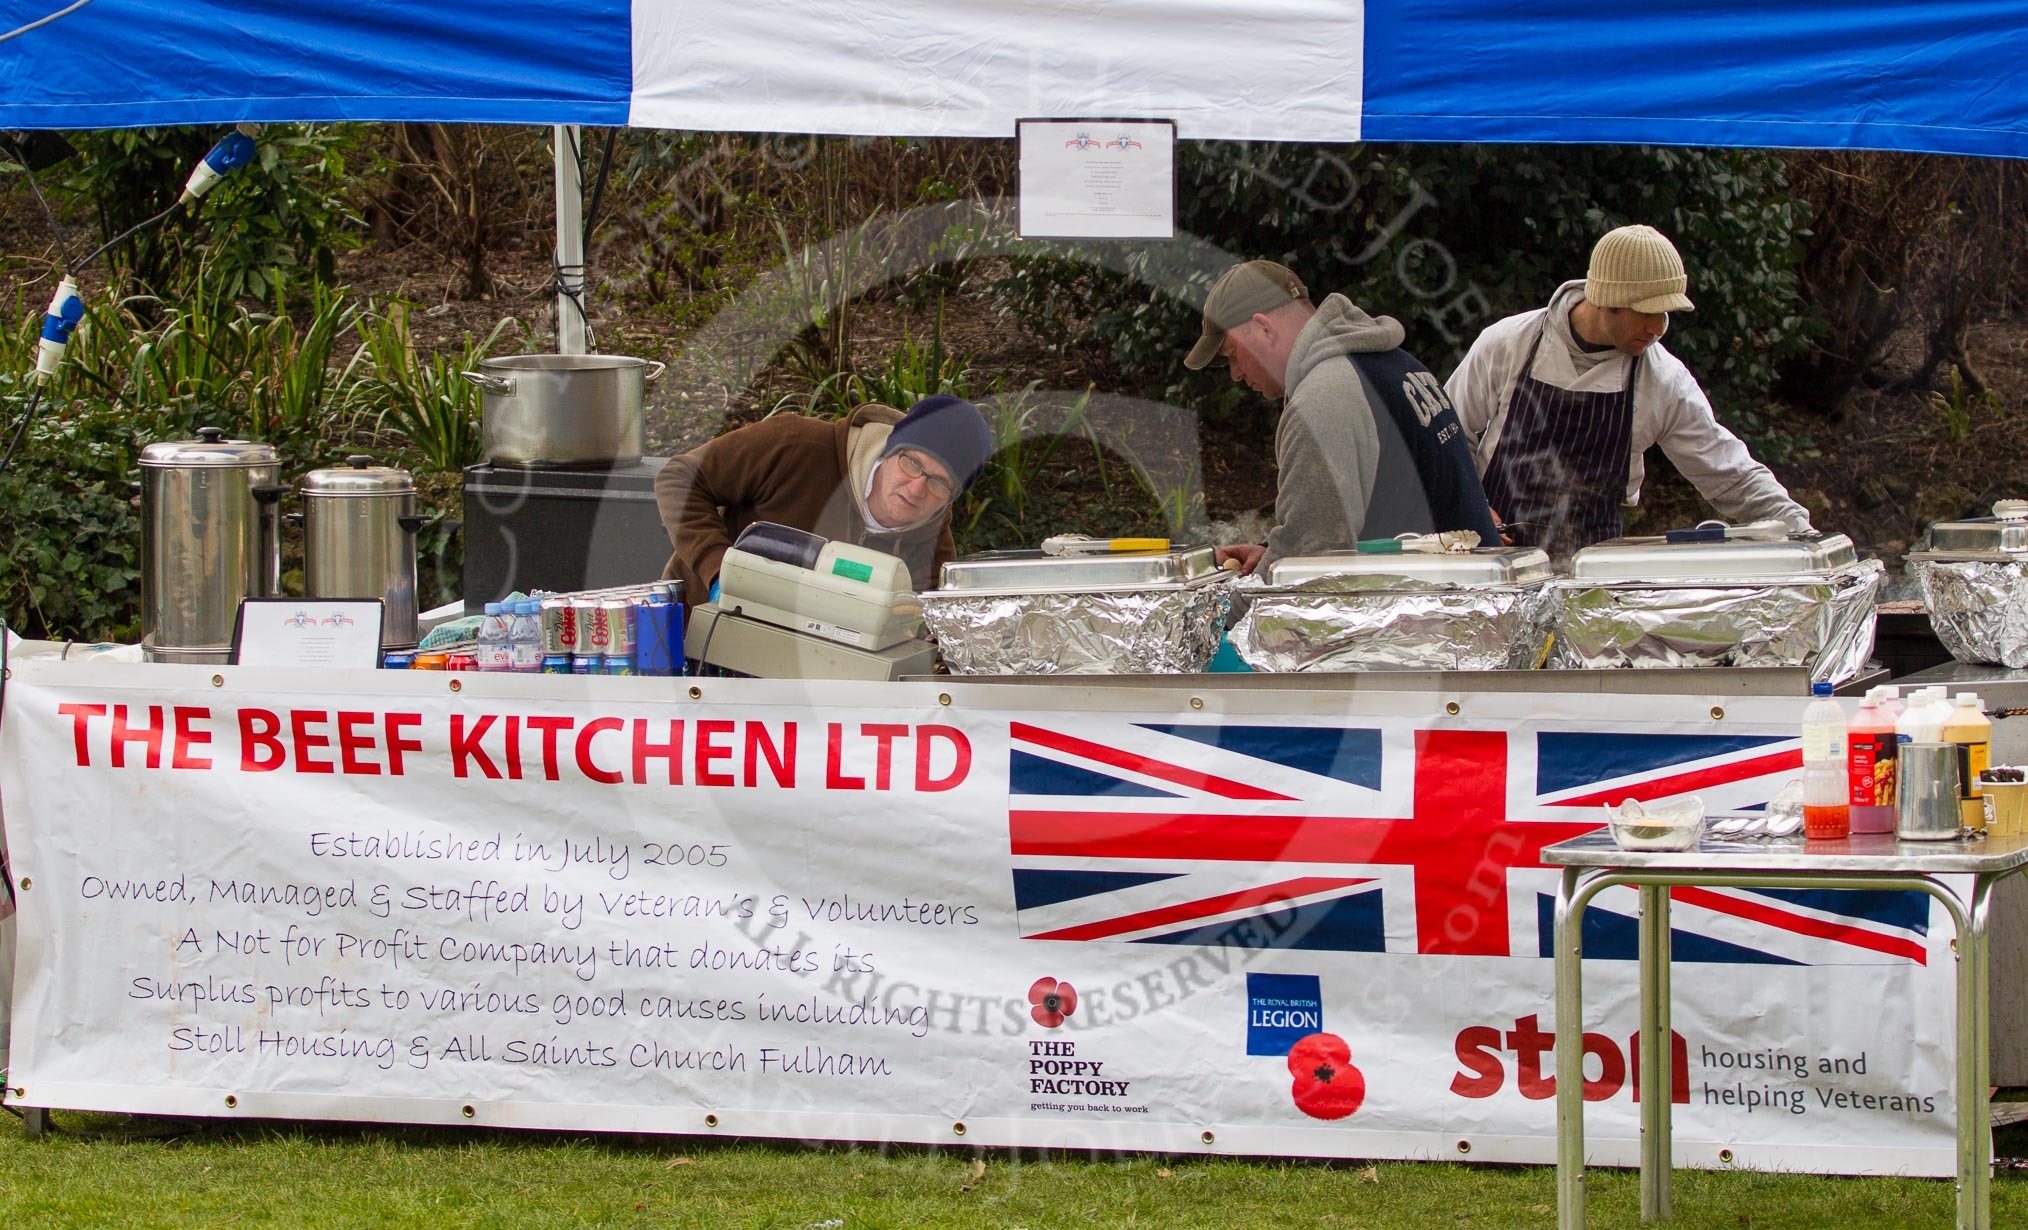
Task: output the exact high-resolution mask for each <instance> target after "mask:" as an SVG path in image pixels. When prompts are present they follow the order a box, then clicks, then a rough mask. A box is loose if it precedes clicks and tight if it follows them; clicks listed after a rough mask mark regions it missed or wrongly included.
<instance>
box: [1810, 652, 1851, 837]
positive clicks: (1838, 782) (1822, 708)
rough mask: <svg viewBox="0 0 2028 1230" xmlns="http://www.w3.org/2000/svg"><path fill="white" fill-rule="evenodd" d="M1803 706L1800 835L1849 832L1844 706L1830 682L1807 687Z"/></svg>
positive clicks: (1848, 788) (1848, 785) (1849, 795)
mask: <svg viewBox="0 0 2028 1230" xmlns="http://www.w3.org/2000/svg"><path fill="white" fill-rule="evenodd" d="M1810 694H1811V695H1812V696H1814V697H1816V699H1815V700H1812V701H1811V702H1810V707H1809V708H1807V709H1805V710H1803V835H1804V836H1805V837H1810V838H1816V839H1819V840H1832V841H1835V840H1838V839H1840V838H1842V837H1844V836H1845V835H1846V834H1848V833H1849V832H1851V828H1852V803H1851V794H1852V785H1851V779H1850V767H1849V764H1848V758H1847V756H1846V752H1845V710H1844V708H1843V707H1842V706H1840V705H1839V704H1838V702H1837V700H1836V698H1834V697H1833V696H1832V695H1831V685H1830V684H1828V683H1819V684H1816V685H1814V686H1812V687H1811V688H1810Z"/></svg>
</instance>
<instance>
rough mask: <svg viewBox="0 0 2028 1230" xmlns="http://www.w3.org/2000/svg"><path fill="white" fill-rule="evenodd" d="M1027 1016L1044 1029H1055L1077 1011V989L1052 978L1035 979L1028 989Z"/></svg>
mask: <svg viewBox="0 0 2028 1230" xmlns="http://www.w3.org/2000/svg"><path fill="white" fill-rule="evenodd" d="M1028 1002H1029V1003H1030V1004H1031V1005H1033V1006H1032V1007H1030V1008H1029V1009H1028V1015H1029V1016H1032V1017H1034V1018H1035V1023H1036V1024H1037V1025H1040V1026H1042V1027H1043V1028H1044V1029H1055V1028H1056V1027H1058V1026H1059V1025H1062V1024H1063V1021H1064V1018H1065V1017H1068V1016H1071V1015H1072V1014H1074V1013H1075V1012H1076V1011H1077V988H1076V987H1073V986H1071V985H1070V984H1069V983H1067V982H1058V981H1057V980H1056V979H1054V978H1037V979H1036V980H1035V985H1034V986H1031V987H1029V988H1028Z"/></svg>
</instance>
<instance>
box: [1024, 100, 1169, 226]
mask: <svg viewBox="0 0 2028 1230" xmlns="http://www.w3.org/2000/svg"><path fill="white" fill-rule="evenodd" d="M1014 132H1015V135H1016V137H1017V138H1018V139H1019V142H1018V143H1019V146H1020V151H1021V215H1020V223H1019V231H1020V234H1021V238H1023V239H1174V238H1175V237H1176V121H1174V120H1107V119H1092V120H1047V119H1037V120H1016V121H1015V122H1014Z"/></svg>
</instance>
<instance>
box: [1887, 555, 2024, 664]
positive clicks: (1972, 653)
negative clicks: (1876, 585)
mask: <svg viewBox="0 0 2028 1230" xmlns="http://www.w3.org/2000/svg"><path fill="white" fill-rule="evenodd" d="M1908 570H1909V571H1910V572H1912V573H1914V574H1915V577H1916V580H1917V583H1918V584H1920V585H1921V587H1922V599H1923V605H1925V606H1927V607H1928V608H1929V622H1930V624H1931V625H1932V626H1933V627H1934V628H1935V629H1936V638H1937V639H1938V640H1940V641H1942V642H1943V646H1944V648H1945V649H1948V650H1950V651H1951V656H1952V657H1953V658H1956V659H1957V660H1958V661H1960V662H1974V663H1984V664H1991V665H1998V666H2015V667H2019V666H2028V560H2024V561H2015V560H2001V559H1993V560H1962V559H1961V560H1935V559H1930V560H1926V559H1916V558H1911V559H1910V560H1909V561H1908Z"/></svg>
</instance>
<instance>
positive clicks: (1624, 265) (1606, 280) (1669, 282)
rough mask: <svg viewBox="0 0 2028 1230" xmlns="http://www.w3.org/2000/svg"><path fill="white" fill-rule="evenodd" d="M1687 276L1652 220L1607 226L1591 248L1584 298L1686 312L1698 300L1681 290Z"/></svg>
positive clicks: (1651, 310) (1643, 308) (1598, 302)
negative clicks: (1612, 228) (1647, 223)
mask: <svg viewBox="0 0 2028 1230" xmlns="http://www.w3.org/2000/svg"><path fill="white" fill-rule="evenodd" d="M1688 289H1690V279H1689V277H1688V276H1686V275H1685V274H1684V272H1683V258H1682V257H1681V256H1679V255H1677V253H1676V245H1675V244H1673V243H1670V242H1669V239H1668V236H1666V235H1664V234H1662V232H1660V231H1658V230H1656V229H1655V228H1654V227H1652V226H1623V227H1621V228H1619V229H1618V230H1616V231H1607V232H1606V233H1605V235H1604V236H1603V237H1602V238H1600V239H1599V241H1598V246H1596V247H1594V248H1593V249H1592V250H1591V269H1590V270H1589V271H1588V272H1587V273H1586V275H1585V279H1584V297H1585V299H1586V300H1587V301H1588V302H1590V303H1593V304H1595V305H1597V306H1598V307H1602V308H1631V309H1632V310H1634V311H1636V312H1646V313H1650V314H1653V313H1660V312H1687V311H1690V310H1691V309H1692V308H1694V307H1695V306H1696V305H1695V304H1693V303H1691V302H1690V296H1688V295H1686V294H1684V293H1683V292H1684V291H1686V290H1688Z"/></svg>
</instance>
